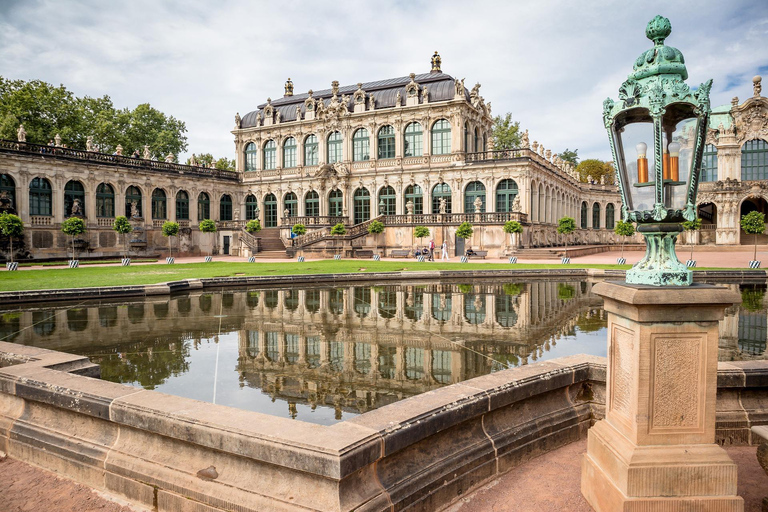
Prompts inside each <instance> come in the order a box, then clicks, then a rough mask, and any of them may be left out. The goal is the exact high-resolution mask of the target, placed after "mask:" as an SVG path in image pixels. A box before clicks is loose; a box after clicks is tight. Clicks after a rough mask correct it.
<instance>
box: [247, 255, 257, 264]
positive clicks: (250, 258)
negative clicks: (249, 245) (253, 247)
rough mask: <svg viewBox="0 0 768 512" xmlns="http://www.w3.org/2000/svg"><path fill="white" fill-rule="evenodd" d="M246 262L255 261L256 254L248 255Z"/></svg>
mask: <svg viewBox="0 0 768 512" xmlns="http://www.w3.org/2000/svg"><path fill="white" fill-rule="evenodd" d="M248 263H256V256H248Z"/></svg>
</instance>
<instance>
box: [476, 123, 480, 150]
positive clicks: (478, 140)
mask: <svg viewBox="0 0 768 512" xmlns="http://www.w3.org/2000/svg"><path fill="white" fill-rule="evenodd" d="M479 151H480V130H478V129H477V128H475V153H477V152H479Z"/></svg>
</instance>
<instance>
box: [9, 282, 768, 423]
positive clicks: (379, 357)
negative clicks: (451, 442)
mask: <svg viewBox="0 0 768 512" xmlns="http://www.w3.org/2000/svg"><path fill="white" fill-rule="evenodd" d="M591 287H592V284H591V283H588V282H565V283H563V282H561V283H557V282H545V281H533V282H527V283H507V284H491V283H487V282H481V281H478V282H474V283H467V284H447V283H440V284H437V283H430V284H414V285H405V286H400V285H397V286H395V285H382V286H349V287H335V288H320V287H317V288H312V287H310V288H306V289H262V290H237V291H223V292H222V291H217V292H206V293H199V294H191V295H180V296H174V297H171V298H169V299H164V300H148V301H134V302H121V303H117V302H113V303H108V304H107V303H103V304H98V305H88V306H78V307H69V308H68V307H66V306H62V307H60V308H45V309H42V308H41V309H25V310H16V311H6V312H4V313H2V315H0V338H2V339H5V340H7V341H13V342H16V343H23V344H28V345H35V346H39V347H44V348H49V349H53V350H63V351H67V352H73V353H78V354H84V355H88V356H89V357H91V359H92V360H93V361H94V362H96V363H98V364H100V365H101V368H102V378H104V379H107V380H111V381H115V382H122V383H127V384H133V385H139V386H142V387H144V388H147V389H158V390H160V391H164V392H168V393H172V394H177V395H181V396H187V397H190V398H197V399H201V400H207V401H211V400H212V399H214V398H212V396H211V393H210V390H211V386H210V385H209V384H210V383H212V378H213V377H212V376H213V375H214V374H215V373H218V375H219V378H220V382H219V383H218V387H219V389H220V390H222V391H221V394H220V397H219V398H218V399H214V400H216V401H217V403H222V404H224V405H233V406H236V407H240V408H245V409H252V410H257V411H261V412H267V413H270V414H281V415H285V414H287V415H289V416H291V417H297V416H298V417H300V418H301V419H303V420H306V421H314V420H315V419H314V418H313V415H312V414H304V411H306V412H307V413H309V412H310V411H320V410H322V411H323V413H322V414H317V415H315V416H317V417H319V418H321V419H319V420H317V421H318V422H325V423H328V422H333V421H334V420H339V419H341V418H342V417H349V415H351V414H357V413H361V412H365V411H367V410H370V409H374V408H377V407H381V406H383V405H386V404H389V403H393V402H396V401H398V400H401V399H403V398H405V397H409V396H413V395H417V394H419V393H423V392H425V391H428V390H431V389H435V388H438V387H440V386H445V385H448V384H452V383H456V382H461V381H464V380H467V379H471V378H473V377H477V376H480V375H485V374H487V373H490V372H493V371H497V370H500V369H503V368H507V367H510V366H517V365H522V364H527V363H529V362H532V361H537V360H540V359H547V358H551V357H560V356H563V355H571V354H576V353H591V354H595V355H605V327H606V319H605V314H604V312H603V310H602V307H601V306H602V301H601V299H600V298H599V297H596V296H595V295H593V294H592V293H591ZM750 294H752V295H750ZM743 296H744V297H746V299H745V302H744V304H743V305H742V306H736V307H733V308H730V309H729V310H728V311H727V316H726V318H725V320H723V321H722V322H721V340H720V358H721V360H732V359H742V358H764V357H765V351H766V337H767V330H768V329H767V322H766V319H767V317H766V309H765V306H764V298H765V289H764V287H763V288H760V287H745V288H744V292H743ZM217 343H218V346H217V345H216V344H217ZM558 343H559V345H558ZM211 347H215V350H217V351H219V350H221V351H222V352H221V353H222V357H223V359H222V361H223V363H222V364H221V366H220V367H219V368H218V372H215V371H214V370H215V368H214V363H213V362H212V360H213V357H212V354H213V352H211V351H210V350H209V349H210V348H211ZM227 354H229V356H227ZM227 357H231V359H227ZM227 365H228V366H227ZM227 379H231V383H230V387H231V388H235V389H225V388H226V386H224V385H223V383H224V382H225V381H226V380H227ZM248 393H257V395H258V396H256V395H253V394H250V395H249V394H248ZM264 398H268V400H266V401H265V400H264ZM265 402H269V403H265ZM270 403H271V404H274V405H270ZM281 404H282V405H281ZM276 411H277V412H276Z"/></svg>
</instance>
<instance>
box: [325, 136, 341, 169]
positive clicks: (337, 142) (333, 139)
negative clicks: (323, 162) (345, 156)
mask: <svg viewBox="0 0 768 512" xmlns="http://www.w3.org/2000/svg"><path fill="white" fill-rule="evenodd" d="M341 146H342V140H341V134H340V133H339V132H333V133H331V134H330V135H329V136H328V163H329V164H332V163H335V162H340V161H341V159H342V151H341Z"/></svg>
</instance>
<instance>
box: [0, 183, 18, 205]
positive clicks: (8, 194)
mask: <svg viewBox="0 0 768 512" xmlns="http://www.w3.org/2000/svg"><path fill="white" fill-rule="evenodd" d="M0 210H1V211H4V212H9V213H12V212H15V211H16V182H15V181H13V178H12V177H11V176H9V175H8V174H0Z"/></svg>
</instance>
